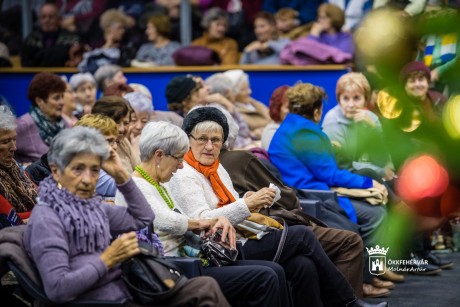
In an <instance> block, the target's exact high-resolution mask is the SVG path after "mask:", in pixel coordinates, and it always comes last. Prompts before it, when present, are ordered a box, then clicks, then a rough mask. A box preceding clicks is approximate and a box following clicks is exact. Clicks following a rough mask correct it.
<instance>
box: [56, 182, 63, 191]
mask: <svg viewBox="0 0 460 307" xmlns="http://www.w3.org/2000/svg"><path fill="white" fill-rule="evenodd" d="M57 187H58V189H59V190H62V184H61V183H60V182H58V183H57Z"/></svg>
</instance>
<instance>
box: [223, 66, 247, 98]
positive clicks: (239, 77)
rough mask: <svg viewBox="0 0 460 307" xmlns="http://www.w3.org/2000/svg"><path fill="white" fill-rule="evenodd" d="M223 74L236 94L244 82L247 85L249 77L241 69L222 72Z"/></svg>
mask: <svg viewBox="0 0 460 307" xmlns="http://www.w3.org/2000/svg"><path fill="white" fill-rule="evenodd" d="M223 74H224V75H225V76H226V77H228V78H229V79H230V81H231V82H232V86H233V88H234V89H235V91H236V92H237V93H239V92H240V88H241V85H243V84H244V83H245V82H247V83H248V84H249V75H248V74H247V73H245V72H244V71H242V70H241V69H230V70H227V71H224V72H223Z"/></svg>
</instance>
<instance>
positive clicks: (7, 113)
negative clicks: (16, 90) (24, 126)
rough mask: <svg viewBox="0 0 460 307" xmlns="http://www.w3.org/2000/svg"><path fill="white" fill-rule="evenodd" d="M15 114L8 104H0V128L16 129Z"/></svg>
mask: <svg viewBox="0 0 460 307" xmlns="http://www.w3.org/2000/svg"><path fill="white" fill-rule="evenodd" d="M16 127H17V124H16V116H14V114H13V112H11V110H10V108H9V107H8V106H0V130H6V131H13V130H16Z"/></svg>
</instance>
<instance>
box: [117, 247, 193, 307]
mask: <svg viewBox="0 0 460 307" xmlns="http://www.w3.org/2000/svg"><path fill="white" fill-rule="evenodd" d="M139 247H140V249H141V253H140V254H138V255H136V256H134V257H132V258H131V259H129V260H127V261H125V262H123V263H122V264H121V270H122V274H121V278H122V280H123V281H124V282H125V284H126V286H127V287H128V289H129V292H130V293H131V295H132V296H133V298H134V301H135V302H136V303H138V304H141V305H147V306H152V305H155V304H158V302H161V301H163V300H165V299H168V298H169V297H171V296H172V295H174V294H175V293H176V292H177V291H178V290H179V289H180V288H182V287H183V286H184V285H185V283H186V282H187V280H188V279H187V277H186V276H185V275H184V274H183V273H182V271H181V269H180V268H179V267H177V266H176V265H175V264H173V263H171V262H170V261H168V260H167V259H164V258H161V257H160V255H159V252H158V250H157V249H155V248H153V247H152V246H151V245H149V244H147V243H145V242H139Z"/></svg>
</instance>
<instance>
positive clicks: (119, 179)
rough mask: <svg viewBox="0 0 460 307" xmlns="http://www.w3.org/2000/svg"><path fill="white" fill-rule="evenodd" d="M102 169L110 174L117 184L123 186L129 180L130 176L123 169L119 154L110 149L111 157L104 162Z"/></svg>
mask: <svg viewBox="0 0 460 307" xmlns="http://www.w3.org/2000/svg"><path fill="white" fill-rule="evenodd" d="M102 169H103V170H104V171H105V172H106V173H107V174H109V175H110V176H111V177H112V178H113V179H115V182H116V183H117V184H123V183H125V182H126V181H128V179H129V174H128V172H127V171H126V170H125V168H124V167H123V164H122V163H121V160H120V157H119V156H118V154H117V152H116V151H115V150H114V149H113V148H110V157H109V158H108V159H107V160H105V161H104V162H102Z"/></svg>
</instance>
